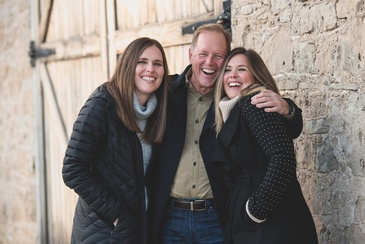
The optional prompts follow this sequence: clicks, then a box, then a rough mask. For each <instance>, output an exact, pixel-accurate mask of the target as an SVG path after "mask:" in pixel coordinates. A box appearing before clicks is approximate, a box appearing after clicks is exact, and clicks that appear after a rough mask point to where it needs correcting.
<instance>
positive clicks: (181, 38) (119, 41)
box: [114, 12, 215, 53]
mask: <svg viewBox="0 0 365 244" xmlns="http://www.w3.org/2000/svg"><path fill="white" fill-rule="evenodd" d="M213 18H215V17H214V13H212V12H211V13H207V14H202V15H199V16H195V17H190V18H187V19H184V20H178V21H172V22H167V23H164V24H161V23H159V24H153V25H145V26H142V27H140V28H134V29H131V30H118V31H117V32H115V41H114V43H115V47H116V51H117V53H122V52H123V50H124V49H125V48H126V47H127V46H128V44H129V43H131V42H132V41H133V40H134V39H136V38H139V37H143V36H147V37H150V38H153V39H156V40H158V41H159V42H161V44H162V46H164V47H171V46H178V45H184V44H189V43H190V42H191V37H192V35H191V34H189V35H182V27H183V26H186V25H190V24H193V23H195V22H198V21H203V20H210V19H213Z"/></svg>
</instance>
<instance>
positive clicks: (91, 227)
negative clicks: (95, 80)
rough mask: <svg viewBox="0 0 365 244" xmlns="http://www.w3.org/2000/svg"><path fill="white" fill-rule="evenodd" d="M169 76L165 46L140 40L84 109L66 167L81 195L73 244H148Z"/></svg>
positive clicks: (66, 179) (64, 170)
mask: <svg viewBox="0 0 365 244" xmlns="http://www.w3.org/2000/svg"><path fill="white" fill-rule="evenodd" d="M167 77H168V67H167V62H166V56H165V53H164V50H163V48H162V46H161V44H160V43H159V42H157V41H156V40H153V39H150V38H146V37H144V38H139V39H136V40H135V41H133V42H132V43H131V44H130V45H129V46H128V47H127V48H126V50H125V51H124V53H123V55H122V56H121V58H120V59H119V60H118V64H117V67H116V70H115V73H114V74H113V76H112V78H111V80H110V81H108V82H106V83H104V84H102V85H101V86H100V87H98V88H97V89H96V90H95V91H94V93H93V94H91V96H90V97H89V98H88V100H87V101H86V103H85V105H84V106H83V107H82V108H81V111H80V113H79V115H78V117H77V119H76V121H75V123H74V126H73V131H72V134H71V138H70V141H69V143H68V146H67V149H66V153H65V158H64V161H63V168H62V176H63V180H64V182H65V184H66V185H67V186H68V187H70V188H71V189H74V191H75V192H76V193H77V194H78V195H79V199H78V202H77V205H76V210H75V216H74V222H73V228H72V237H71V243H133V244H138V243H146V242H147V240H146V232H147V230H146V206H147V205H146V202H147V198H146V197H145V196H146V192H145V184H144V174H145V172H146V168H147V166H148V162H149V159H150V157H151V153H152V148H153V146H154V145H156V144H159V143H161V141H162V137H163V133H164V131H165V124H166V106H167V90H168V82H167Z"/></svg>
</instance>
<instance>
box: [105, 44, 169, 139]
mask: <svg viewBox="0 0 365 244" xmlns="http://www.w3.org/2000/svg"><path fill="white" fill-rule="evenodd" d="M151 46H156V47H157V48H158V49H159V50H160V51H161V54H162V59H163V60H162V61H163V68H164V71H165V73H164V76H163V79H162V83H161V85H160V87H159V88H158V89H157V90H156V91H155V94H156V97H157V106H156V109H155V111H154V112H153V113H152V114H151V116H150V117H149V118H148V121H147V125H146V128H145V130H144V131H143V132H142V131H141V130H140V129H139V127H138V125H137V117H136V114H135V111H134V106H133V100H134V99H133V96H134V95H133V94H134V89H135V73H136V66H137V63H138V59H139V57H140V56H141V55H142V53H143V51H144V50H145V49H146V48H148V47H151ZM168 74H169V70H168V66H167V61H166V55H165V51H164V49H163V47H162V45H161V44H160V43H159V42H158V41H156V40H154V39H151V38H148V37H141V38H138V39H136V40H134V41H132V42H131V43H130V44H129V45H128V46H127V48H126V49H125V50H124V52H123V54H122V55H121V56H120V57H119V59H118V62H117V65H116V68H115V71H114V74H113V76H112V78H111V80H110V81H109V82H108V83H107V88H108V91H109V92H110V93H111V95H112V96H113V98H114V100H115V103H116V107H117V112H118V116H119V118H120V120H121V121H122V122H123V124H124V125H125V126H126V127H127V128H128V129H129V130H131V131H133V132H135V133H143V134H142V139H143V140H144V141H145V142H147V143H150V144H158V143H161V142H162V138H163V134H164V132H165V127H166V108H167V93H168V89H169V82H168V80H169V78H168Z"/></svg>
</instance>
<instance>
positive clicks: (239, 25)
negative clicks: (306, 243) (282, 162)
mask: <svg viewBox="0 0 365 244" xmlns="http://www.w3.org/2000/svg"><path fill="white" fill-rule="evenodd" d="M232 23H233V26H232V35H233V43H234V46H244V47H246V48H252V49H255V50H256V51H258V52H259V53H260V54H261V55H262V57H263V59H264V60H265V62H266V64H267V65H268V67H269V69H270V70H271V72H272V73H273V75H274V76H275V78H276V79H277V82H278V85H279V87H280V89H281V92H282V94H283V95H284V96H287V97H289V98H291V99H293V100H294V101H295V102H296V103H297V104H298V105H299V106H300V107H301V108H302V110H303V117H304V128H303V133H302V134H301V136H300V137H299V138H298V139H296V140H295V146H296V151H297V159H298V178H299V180H300V182H301V185H302V189H303V192H304V194H305V197H306V199H307V202H308V205H309V206H310V209H311V211H312V213H313V216H314V219H315V223H316V226H317V231H318V235H319V240H320V243H326V244H327V243H336V244H337V243H341V244H342V243H356V244H360V243H365V216H364V215H365V161H364V160H365V31H364V30H365V3H364V1H363V0H337V1H334V0H332V1H331V0H330V1H319V0H307V1H306V0H300V1H295V0H271V1H269V0H265V1H256V0H233V1H232Z"/></svg>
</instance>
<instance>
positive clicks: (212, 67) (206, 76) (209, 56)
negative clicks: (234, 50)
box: [189, 31, 227, 94]
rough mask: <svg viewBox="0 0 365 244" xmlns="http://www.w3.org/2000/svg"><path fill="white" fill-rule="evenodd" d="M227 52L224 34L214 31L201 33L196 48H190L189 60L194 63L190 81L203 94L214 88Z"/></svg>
mask: <svg viewBox="0 0 365 244" xmlns="http://www.w3.org/2000/svg"><path fill="white" fill-rule="evenodd" d="M226 54H227V49H226V40H225V38H224V35H223V34H222V33H219V32H212V31H205V32H202V33H200V35H199V37H198V40H197V42H196V45H195V47H194V49H193V50H190V49H189V61H190V63H191V65H192V67H191V68H192V77H191V80H190V82H191V83H192V85H193V86H194V87H195V89H197V90H198V91H199V92H200V93H201V94H205V93H207V92H208V91H210V90H211V89H212V88H213V86H214V81H215V77H216V76H217V74H218V70H219V69H220V68H221V67H222V65H223V61H224V57H225V55H226Z"/></svg>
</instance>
